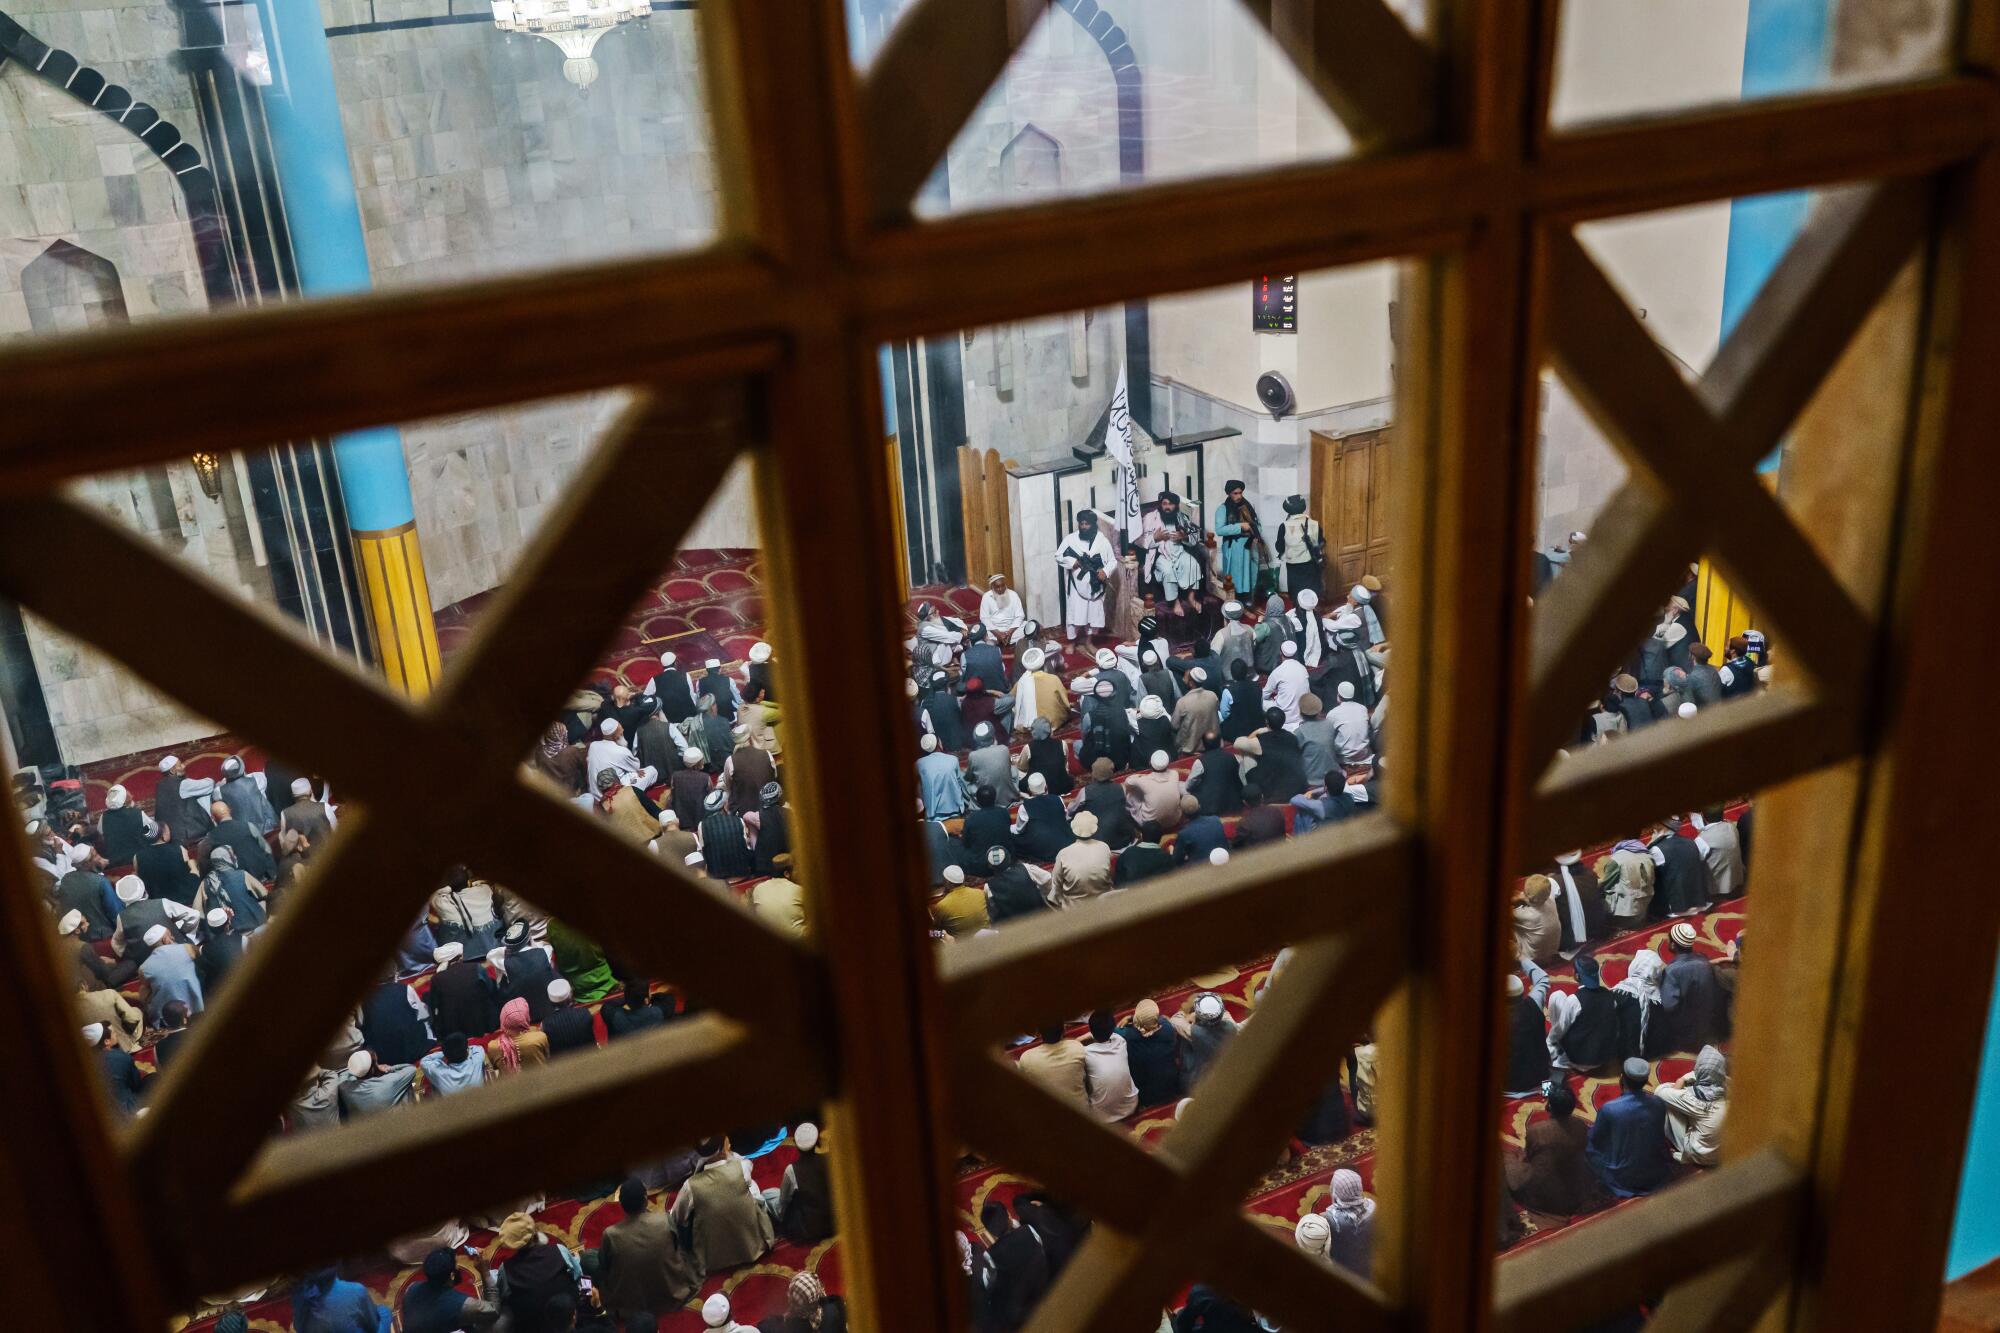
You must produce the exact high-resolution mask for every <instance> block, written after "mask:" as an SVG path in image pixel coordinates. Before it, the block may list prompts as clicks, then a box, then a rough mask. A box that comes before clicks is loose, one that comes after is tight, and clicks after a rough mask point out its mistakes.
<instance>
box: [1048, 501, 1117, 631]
mask: <svg viewBox="0 0 2000 1333" xmlns="http://www.w3.org/2000/svg"><path fill="white" fill-rule="evenodd" d="M1117 563H1118V553H1117V552H1116V551H1113V550H1112V549H1111V542H1110V540H1109V539H1107V538H1106V537H1105V535H1104V534H1103V533H1102V532H1099V531H1098V529H1097V515H1096V514H1095V513H1093V512H1092V511H1090V510H1088V509H1081V510H1078V511H1077V515H1076V531H1075V532H1072V533H1071V534H1070V535H1069V536H1067V537H1065V538H1063V543H1062V545H1061V546H1059V547H1057V548H1056V565H1057V566H1058V567H1059V568H1060V569H1061V571H1062V594H1063V629H1064V631H1065V632H1066V633H1067V635H1068V636H1069V637H1070V638H1072V639H1074V638H1075V637H1076V633H1077V631H1078V630H1079V629H1086V630H1102V629H1103V628H1104V592H1105V588H1106V586H1107V583H1106V580H1107V578H1108V576H1109V574H1110V572H1111V569H1112V567H1113V566H1114V565H1116V564H1117Z"/></svg>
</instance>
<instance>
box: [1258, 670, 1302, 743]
mask: <svg viewBox="0 0 2000 1333" xmlns="http://www.w3.org/2000/svg"><path fill="white" fill-rule="evenodd" d="M1311 689H1312V682H1311V680H1309V679H1308V678H1307V676H1306V669H1305V667H1304V666H1302V665H1301V664H1300V663H1299V659H1298V658H1296V657H1288V658H1286V659H1285V660H1284V661H1282V662H1280V663H1278V665H1277V666H1275V667H1273V668H1271V674H1270V676H1269V677H1268V678H1267V679H1266V680H1265V682H1264V706H1265V707H1266V708H1282V709H1284V710H1285V730H1286V731H1297V730H1298V729H1299V700H1300V699H1301V698H1303V697H1304V696H1305V694H1306V693H1307V692H1308V691H1309V690H1311Z"/></svg>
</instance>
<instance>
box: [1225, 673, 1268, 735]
mask: <svg viewBox="0 0 2000 1333" xmlns="http://www.w3.org/2000/svg"><path fill="white" fill-rule="evenodd" d="M1225 692H1226V693H1227V694H1228V696H1229V716H1228V717H1225V718H1223V719H1222V739H1223V740H1225V741H1233V740H1240V739H1242V738H1243V737H1245V736H1248V735H1249V734H1250V733H1251V732H1253V731H1255V730H1257V728H1259V727H1261V726H1263V725H1264V696H1263V693H1262V692H1261V691H1260V690H1258V688H1257V682H1256V681H1254V680H1232V681H1230V682H1229V684H1228V686H1226V687H1225Z"/></svg>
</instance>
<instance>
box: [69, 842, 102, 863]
mask: <svg viewBox="0 0 2000 1333" xmlns="http://www.w3.org/2000/svg"><path fill="white" fill-rule="evenodd" d="M94 851H96V848H94V847H92V846H91V845H90V844H89V843H87V842H80V843H78V844H77V845H76V846H74V847H72V848H70V849H69V863H70V864H71V865H73V866H80V865H82V864H83V863H84V862H85V861H88V860H89V859H90V857H91V854H92V853H93V852H94Z"/></svg>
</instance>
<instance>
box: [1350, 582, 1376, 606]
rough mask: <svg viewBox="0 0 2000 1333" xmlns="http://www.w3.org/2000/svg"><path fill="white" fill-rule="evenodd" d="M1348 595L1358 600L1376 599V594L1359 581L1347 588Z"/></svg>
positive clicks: (1370, 600)
mask: <svg viewBox="0 0 2000 1333" xmlns="http://www.w3.org/2000/svg"><path fill="white" fill-rule="evenodd" d="M1347 595H1348V596H1349V597H1352V598H1353V599H1354V600H1355V601H1357V602H1372V601H1374V600H1375V594H1374V593H1372V592H1370V591H1368V589H1366V588H1364V587H1362V586H1361V585H1360V584H1358V583H1357V584H1355V585H1354V586H1353V587H1352V588H1349V589H1348V590H1347Z"/></svg>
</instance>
